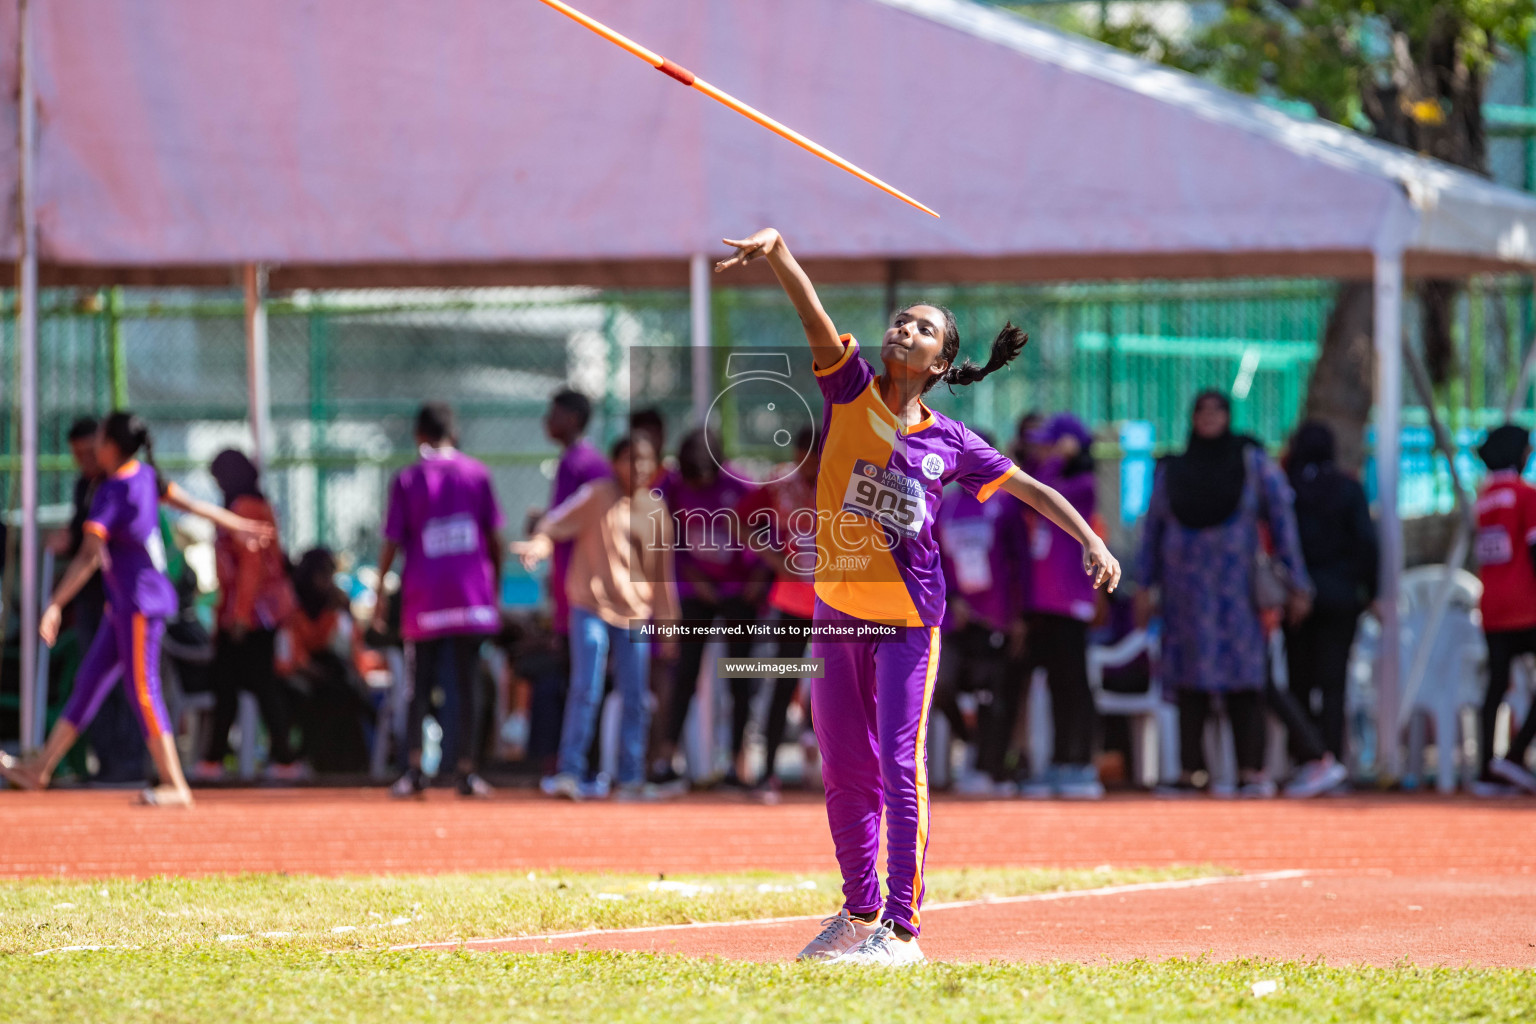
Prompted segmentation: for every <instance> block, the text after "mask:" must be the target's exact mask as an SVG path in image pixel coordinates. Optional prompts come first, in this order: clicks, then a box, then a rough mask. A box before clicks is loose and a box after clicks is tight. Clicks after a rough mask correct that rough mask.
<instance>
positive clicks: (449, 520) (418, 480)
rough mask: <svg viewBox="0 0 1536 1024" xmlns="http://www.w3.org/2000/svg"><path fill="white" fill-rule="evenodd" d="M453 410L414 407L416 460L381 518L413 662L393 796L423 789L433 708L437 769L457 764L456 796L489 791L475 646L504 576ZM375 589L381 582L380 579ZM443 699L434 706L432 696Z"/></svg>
mask: <svg viewBox="0 0 1536 1024" xmlns="http://www.w3.org/2000/svg"><path fill="white" fill-rule="evenodd" d="M457 441H458V437H457V432H456V430H455V429H454V418H453V410H452V409H450V408H449V407H448V406H447V405H445V404H443V403H441V402H429V403H427V404H426V405H423V406H422V407H421V410H420V411H419V412H418V413H417V414H416V445H417V450H418V451H419V453H420V456H421V458H420V460H419V461H418V462H416V463H415V464H413V465H410V466H407V467H406V468H405V469H402V470H401V471H400V472H398V473H396V474H395V478H394V480H392V481H391V482H390V486H389V505H388V510H387V511H386V513H385V517H384V547H383V550H382V551H381V552H380V553H379V579H380V580H381V581H382V580H383V579H384V578H385V577H386V576H388V575H389V569H390V566H391V565H393V564H394V561H395V555H396V554H397V553H403V554H404V555H405V567H404V569H403V570H402V571H401V574H400V631H401V635H402V636H403V637H404V639H405V641H406V643H407V645H408V647H407V651H408V655H409V660H410V661H411V663H412V695H411V711H410V717H409V719H408V722H407V727H406V750H405V761H406V767H405V773H404V774H403V775H401V776H400V778H399V779H398V780H397V781H396V782H395V784H394V786H392V787H391V789H390V792H391V793H392V794H393V795H395V796H397V797H413V796H419V795H421V792H422V790H423V788H424V787H425V785H426V782H425V779H424V777H423V775H422V771H421V744H422V736H421V727H422V723H423V722H424V721H425V720H426V717H427V715H428V713H432V714H433V717H434V718H436V719H437V723H438V725H439V726H440V727H441V728H442V734H443V740H442V752H443V753H442V761H441V765H442V768H440V769H439V772H441V771H443V770H444V769H448V768H449V767H450V766H451V767H452V768H453V769H454V770H455V771H456V778H455V780H454V786H455V788H456V789H457V790H458V793H459V795H460V796H466V797H488V796H490V795H491V793H492V791H491V787H490V786H489V785H488V784H487V783H486V781H485V780H484V779H482V778H481V777H480V775H479V774H478V772H477V771H476V763H475V762H476V754H477V753H478V745H477V744H476V743H475V737H476V736H477V735H478V731H477V730H476V728H475V722H476V717H475V713H476V711H477V710H478V709H477V708H476V703H477V701H476V696H477V694H478V692H479V687H478V685H477V683H478V679H479V666H480V645H481V643H482V642H483V641H484V640H485V638H486V637H487V636H489V635H491V634H494V633H495V632H496V631H497V629H498V628H500V625H501V615H500V612H499V611H498V603H497V591H496V587H497V584H498V582H499V581H500V580H501V557H502V550H503V548H502V540H501V526H502V518H501V508H500V506H499V505H497V503H496V494H495V492H494V491H493V490H492V488H491V476H490V473H489V472H488V471H487V470H486V468H485V467H484V466H483V465H481V464H480V463H479V462H477V461H475V460H474V459H472V458H470V457H469V456H467V455H464V454H463V453H461V452H460V451H459V450H458V449H457V448H456V447H455V444H456V443H457ZM381 586H382V583H381ZM375 607H376V611H375V613H374V628H375V630H376V632H379V633H384V632H386V631H387V628H388V622H387V621H386V615H387V609H388V602H386V601H383V600H380V601H378V602H377V604H376V606H375ZM439 691H440V692H441V694H442V697H443V706H442V709H441V710H440V711H434V709H433V704H434V700H435V695H436V693H438V692H439Z"/></svg>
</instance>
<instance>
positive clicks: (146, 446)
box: [101, 409, 166, 493]
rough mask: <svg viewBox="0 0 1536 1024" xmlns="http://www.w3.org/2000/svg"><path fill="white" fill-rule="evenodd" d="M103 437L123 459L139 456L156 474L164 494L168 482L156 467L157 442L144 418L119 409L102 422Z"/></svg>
mask: <svg viewBox="0 0 1536 1024" xmlns="http://www.w3.org/2000/svg"><path fill="white" fill-rule="evenodd" d="M101 435H102V436H103V437H105V438H106V439H107V440H109V441H111V442H112V443H113V444H114V445H116V446H117V450H118V451H119V452H121V453H122V456H123V458H125V459H131V458H133V457H134V456H138V458H139V461H140V462H143V463H144V464H145V465H147V466H148V467H149V468H150V469H151V470H152V471H153V472H154V474H155V481H156V485H157V486H158V487H159V489H160V490H161V492H162V493H164V489H165V487H166V481H165V480H163V479H162V478H161V476H160V468H159V467H158V466H156V465H155V442H154V439H153V438H151V437H150V436H149V424H148V423H146V422H144V418H143V417H142V416H140V415H139V414H138V413H134V412H129V411H128V410H126V409H118V410H117V411H115V412H113V413H112V414H110V415H109V416H108V417H107V418H106V419H104V420H102V421H101Z"/></svg>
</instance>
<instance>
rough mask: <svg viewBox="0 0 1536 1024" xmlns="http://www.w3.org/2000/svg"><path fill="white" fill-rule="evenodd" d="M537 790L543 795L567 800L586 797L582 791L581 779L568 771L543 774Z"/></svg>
mask: <svg viewBox="0 0 1536 1024" xmlns="http://www.w3.org/2000/svg"><path fill="white" fill-rule="evenodd" d="M539 791H540V792H542V793H543V794H544V795H545V796H555V797H564V798H565V799H567V800H581V799H584V798H585V797H586V794H585V793H584V792H582V785H581V780H580V779H578V778H577V777H576V776H574V775H572V774H570V773H569V772H561V773H559V774H558V775H546V776H544V778H542V779H540V780H539Z"/></svg>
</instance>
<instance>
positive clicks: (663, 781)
mask: <svg viewBox="0 0 1536 1024" xmlns="http://www.w3.org/2000/svg"><path fill="white" fill-rule="evenodd" d="M646 781H647V782H649V783H651V784H652V785H653V786H656V787H658V788H660V789H662V790H664V791H665V792H667V793H669V794H671V795H673V796H681V795H682V794H684V793H686V792H688V780H687V779H685V778H683V777H682V776H681V775H679V774H677V770H676V769H674V768H673V767H672V766H671V765H663V766H662V767H659V768H654V769H652V771H651V777H650V778H649V779H647V780H646Z"/></svg>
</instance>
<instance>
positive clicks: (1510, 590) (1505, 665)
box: [1477, 423, 1536, 793]
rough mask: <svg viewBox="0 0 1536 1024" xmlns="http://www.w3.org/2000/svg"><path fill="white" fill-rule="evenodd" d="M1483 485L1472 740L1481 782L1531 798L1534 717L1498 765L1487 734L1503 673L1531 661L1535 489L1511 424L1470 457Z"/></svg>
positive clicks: (1520, 438) (1521, 434)
mask: <svg viewBox="0 0 1536 1024" xmlns="http://www.w3.org/2000/svg"><path fill="white" fill-rule="evenodd" d="M1477 454H1478V455H1479V456H1481V457H1482V460H1483V462H1484V464H1485V465H1487V467H1488V479H1487V480H1485V481H1484V482H1483V487H1482V490H1481V492H1480V493H1479V494H1478V497H1477V561H1478V566H1479V568H1478V574H1479V575H1480V576H1481V577H1482V580H1483V599H1482V612H1483V633H1484V635H1485V636H1486V637H1487V638H1488V694H1487V696H1486V697H1484V698H1483V713H1482V721H1481V723H1480V724H1481V726H1482V728H1481V730H1480V734H1479V739H1480V741H1481V747H1480V749H1481V752H1482V759H1483V771H1482V776H1481V781H1482V782H1484V783H1495V784H1497V783H1500V782H1504V783H1512V784H1514V785H1516V786H1519V787H1520V788H1521V789H1523V790H1525V791H1526V792H1529V793H1536V775H1533V774H1532V773H1531V772H1530V771H1529V770H1528V769H1527V768H1526V767H1525V754H1526V751H1527V750H1528V749H1529V748H1530V745H1531V741H1532V740H1533V739H1536V714H1531V713H1528V714H1527V715H1526V717H1525V721H1524V723H1522V724H1521V726H1520V731H1519V733H1518V734H1517V735H1516V736H1515V738H1514V740H1513V742H1511V743H1510V746H1509V751H1508V753H1506V754H1505V755H1504V757H1502V758H1495V757H1494V756H1493V729H1494V724H1495V723H1496V722H1497V721H1498V716H1499V705H1500V704H1501V703H1503V701H1504V693H1505V691H1506V690H1508V689H1509V671H1510V665H1511V663H1512V662H1513V661H1514V659H1515V658H1517V657H1519V656H1520V655H1522V654H1536V487H1532V486H1531V485H1530V484H1528V483H1526V482H1525V481H1524V480H1522V479H1521V478H1520V471H1521V470H1522V469H1523V468H1524V467H1525V465H1526V463H1528V462H1529V461H1530V459H1531V435H1530V433H1529V432H1528V431H1526V430H1525V429H1524V428H1522V427H1517V426H1515V425H1514V424H1512V423H1506V424H1505V425H1504V426H1502V427H1499V428H1497V429H1495V430H1492V431H1490V432H1489V434H1488V440H1487V441H1485V442H1484V443H1483V446H1482V447H1481V448H1479V449H1478V450H1477Z"/></svg>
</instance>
